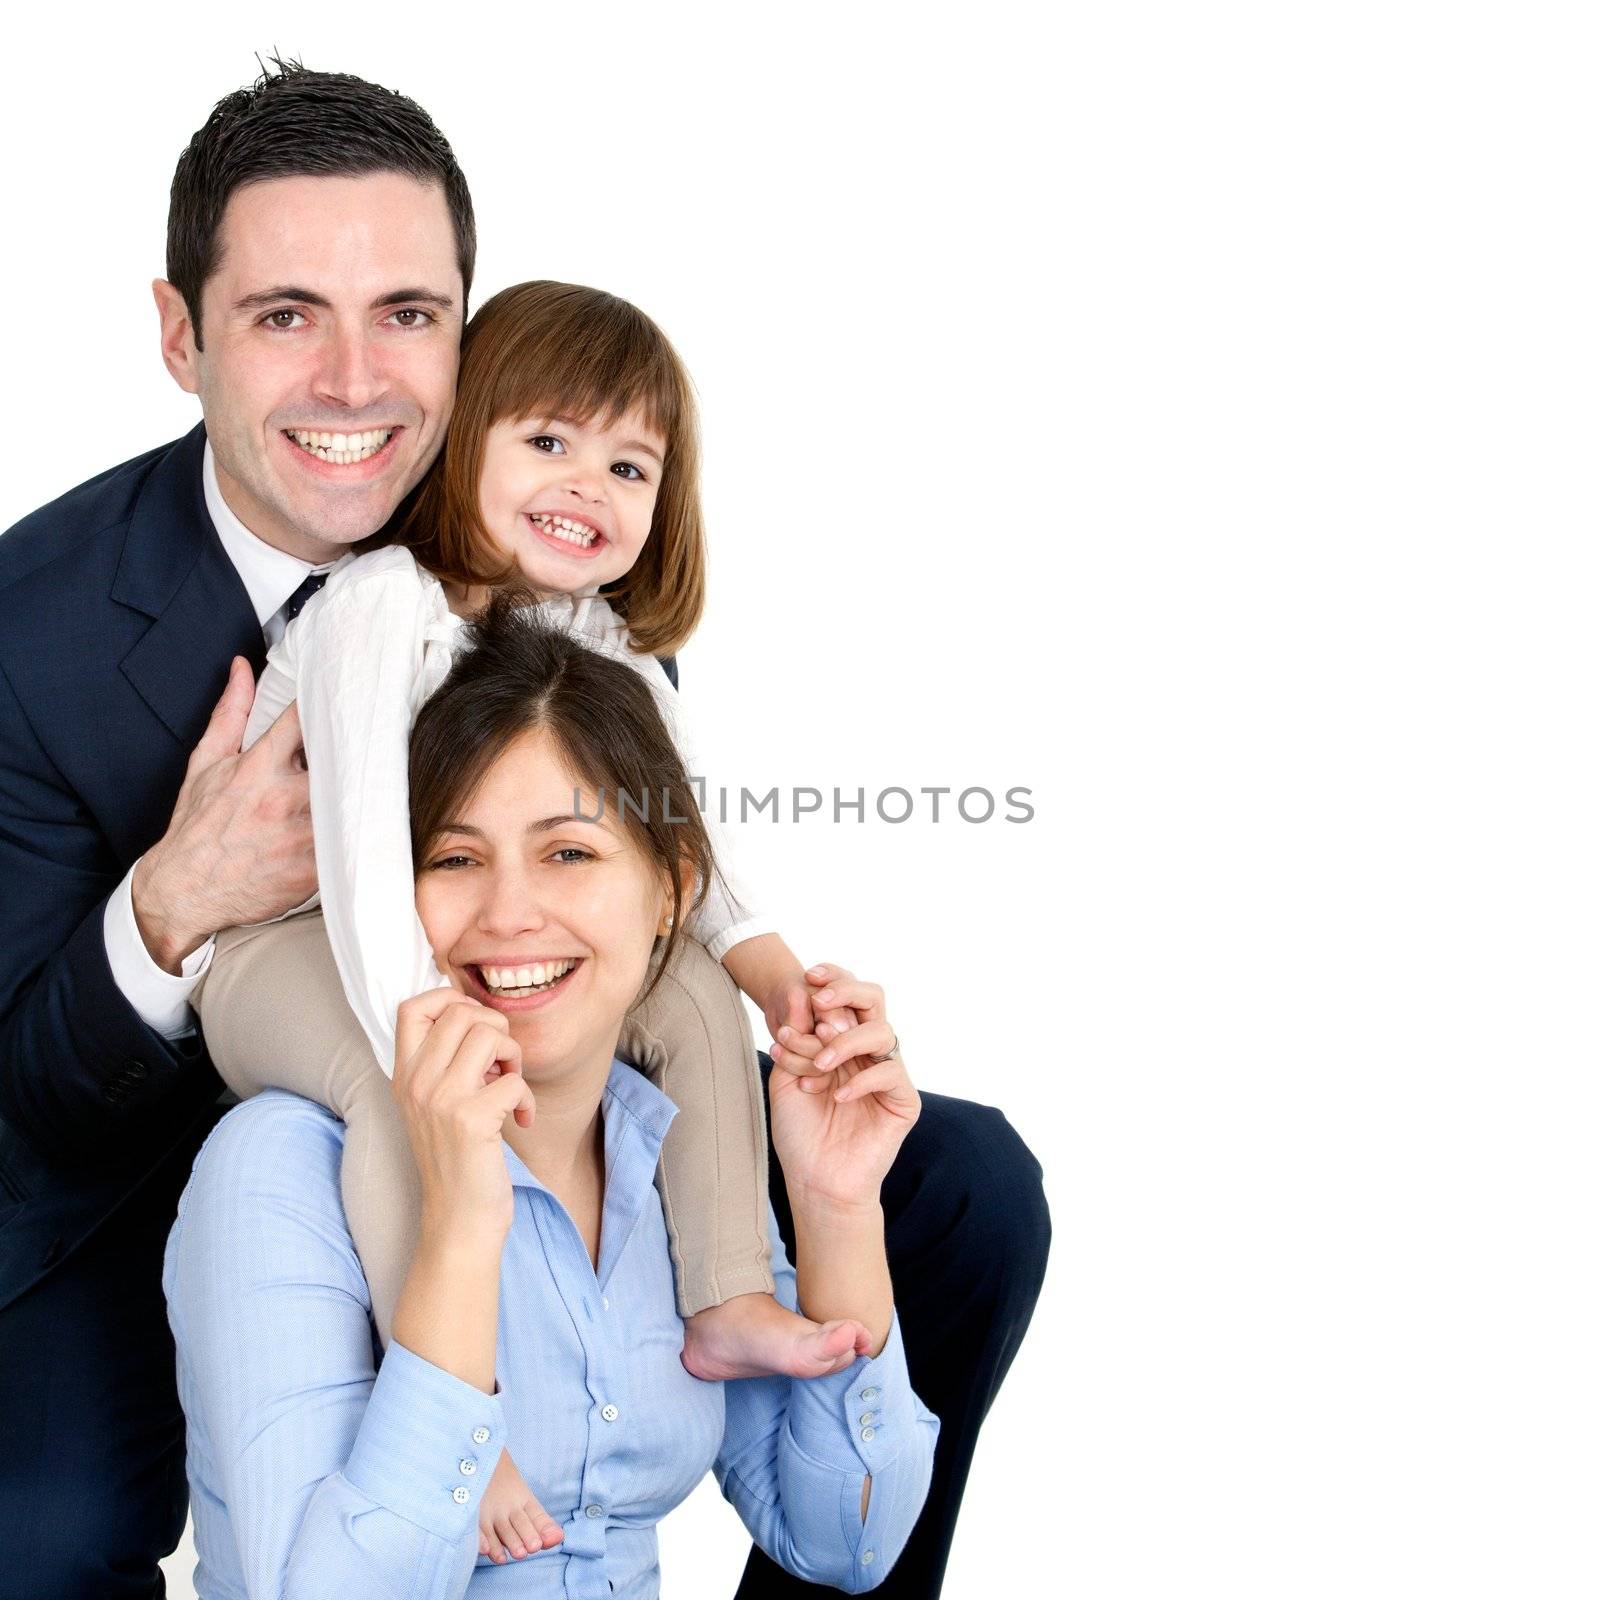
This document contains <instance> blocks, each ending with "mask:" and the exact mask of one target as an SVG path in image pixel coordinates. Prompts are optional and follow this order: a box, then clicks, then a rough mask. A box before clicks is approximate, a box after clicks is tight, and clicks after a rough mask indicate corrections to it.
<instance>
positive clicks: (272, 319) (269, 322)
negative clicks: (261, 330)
mask: <svg viewBox="0 0 1600 1600" xmlns="http://www.w3.org/2000/svg"><path fill="white" fill-rule="evenodd" d="M298 316H300V313H299V312H298V311H290V310H289V309H288V308H287V307H285V308H284V309H283V310H281V311H269V312H268V313H267V314H266V316H264V317H263V318H262V319H261V321H262V325H263V326H264V327H268V328H279V329H287V328H289V327H292V326H293V324H292V323H289V322H284V321H280V320H279V319H280V318H284V317H298ZM302 320H304V319H303V318H302Z"/></svg>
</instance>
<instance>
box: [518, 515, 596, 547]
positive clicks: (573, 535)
mask: <svg viewBox="0 0 1600 1600" xmlns="http://www.w3.org/2000/svg"><path fill="white" fill-rule="evenodd" d="M533 520H534V521H535V522H537V523H538V524H539V525H540V526H541V527H542V528H543V529H544V531H545V532H546V533H548V534H551V535H552V536H553V537H555V538H557V539H564V540H565V541H566V542H567V543H568V544H576V545H583V546H588V545H591V544H593V543H594V542H595V540H596V539H597V538H598V537H599V535H598V534H597V533H596V532H595V531H594V529H593V528H591V527H589V526H588V525H587V524H586V523H582V522H573V521H571V520H570V519H568V518H567V517H557V516H553V515H552V514H551V513H550V512H548V511H540V512H535V513H534V514H533Z"/></svg>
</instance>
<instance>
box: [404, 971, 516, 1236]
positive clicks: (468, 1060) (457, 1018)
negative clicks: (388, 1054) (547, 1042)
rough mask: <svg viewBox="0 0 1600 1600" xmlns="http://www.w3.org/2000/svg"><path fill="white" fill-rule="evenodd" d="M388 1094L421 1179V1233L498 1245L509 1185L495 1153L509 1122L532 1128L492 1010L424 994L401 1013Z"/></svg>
mask: <svg viewBox="0 0 1600 1600" xmlns="http://www.w3.org/2000/svg"><path fill="white" fill-rule="evenodd" d="M394 1094H395V1098H396V1100H397V1101H398V1102H399V1104H400V1114H401V1116H402V1117H403V1118H404V1120H405V1125H406V1132H407V1134H408V1136H409V1137H410V1140H411V1153H412V1156H413V1158H414V1159H415V1161H416V1163H417V1171H418V1173H419V1174H420V1176H421V1179H422V1231H423V1234H424V1236H427V1235H429V1234H431V1233H439V1232H448V1233H453V1234H454V1233H459V1234H464V1235H469V1236H472V1237H475V1238H483V1237H485V1236H486V1235H487V1234H489V1232H490V1230H498V1231H497V1232H494V1233H493V1237H494V1238H495V1240H496V1242H497V1243H504V1239H505V1235H506V1233H507V1231H508V1230H509V1229H510V1227H511V1216H512V1195H511V1178H510V1175H509V1173H507V1171H506V1164H505V1156H504V1154H503V1153H502V1151H501V1134H502V1130H503V1128H504V1125H505V1120H506V1118H507V1117H508V1116H514V1117H515V1118H516V1120H517V1122H518V1124H519V1125H520V1126H521V1127H524V1128H528V1127H532V1125H533V1113H534V1099H533V1093H532V1091H531V1090H530V1089H529V1088H528V1086H527V1084H526V1083H524V1082H523V1080H522V1050H521V1047H520V1046H519V1045H518V1044H517V1042H516V1040H515V1039H513V1038H512V1037H511V1029H510V1024H509V1023H508V1021H507V1019H506V1018H505V1017H504V1016H503V1015H502V1014H501V1013H500V1012H498V1011H494V1010H491V1009H490V1008H489V1007H488V1006H485V1005H480V1004H479V1003H478V1002H477V1001H476V1000H472V999H469V998H468V997H467V996H466V995H463V994H460V993H458V992H457V991H456V990H454V989H430V990H428V992H427V993H426V994H419V995H417V996H415V997H414V998H413V999H410V1000H407V1001H405V1002H403V1003H402V1005H401V1006H400V1010H399V1014H398V1016H397V1019H396V1026H395V1068H394Z"/></svg>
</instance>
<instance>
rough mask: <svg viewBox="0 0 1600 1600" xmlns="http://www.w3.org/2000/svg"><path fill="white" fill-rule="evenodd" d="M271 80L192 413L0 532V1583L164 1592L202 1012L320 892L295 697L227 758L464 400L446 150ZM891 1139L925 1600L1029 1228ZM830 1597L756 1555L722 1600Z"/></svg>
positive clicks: (227, 217)
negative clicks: (174, 1327) (308, 605)
mask: <svg viewBox="0 0 1600 1600" xmlns="http://www.w3.org/2000/svg"><path fill="white" fill-rule="evenodd" d="M278 65H279V67H280V70H279V71H277V72H276V73H272V74H266V75H264V76H263V77H262V79H261V80H260V81H259V82H258V83H257V84H256V85H255V86H254V87H253V88H252V89H250V90H241V91H240V92H239V93H237V94H235V95H231V96H229V97H228V98H227V99H225V100H223V101H222V102H221V103H220V104H219V105H218V106H217V108H216V110H215V111H214V112H213V113H212V116H211V118H210V119H209V120H208V121H207V123H206V125H205V127H204V128H202V129H201V130H200V132H199V133H197V134H196V135H195V137H194V139H193V140H192V141H191V143H190V145H189V147H188V149H187V150H186V151H185V153H184V155H183V157H182V158H181V160H180V162H179V165H178V170H177V173H176V175H175V177H174V181H173V190H172V205H171V212H170V216H169V225H168V261H167V273H168V276H167V278H166V279H165V280H162V281H159V282H158V283H157V284H156V285H155V296H156V303H157V307H158V310H159V313H160V323H161V349H162V355H163V358H164V360H165V361H166V364H167V367H168V370H169V371H170V372H171V373H172V375H173V377H174V379H175V380H176V381H177V382H178V383H179V384H180V385H181V386H182V387H183V388H184V389H185V390H187V391H189V392H191V393H194V394H196V395H198V396H199V398H200V402H201V408H202V412H203V415H204V422H203V424H202V426H200V427H197V428H196V429H195V430H194V431H193V432H192V433H191V434H189V435H188V436H187V437H186V438H184V439H181V440H179V441H177V442H176V443H174V444H172V445H169V446H165V447H163V448H162V449H159V450H155V451H152V452H151V453H150V454H148V455H145V456H143V457H140V458H138V459H136V460H134V461H131V462H127V463H124V464H123V465H122V466H120V467H116V468H113V469H112V470H111V471H110V472H107V473H103V474H102V475H101V476H99V477H97V478H94V479H91V480H89V481H88V482H87V483H85V484H83V485H81V486H80V487H79V488H77V489H75V490H73V491H71V492H70V493H69V494H67V495H65V496H63V497H62V498H61V499H60V500H58V501H56V502H54V503H53V504H51V505H49V506H46V507H44V508H43V509H42V510H40V511H37V512H35V513H34V514H33V515H32V516H30V517H28V518H25V519H24V520H23V521H22V522H21V523H19V524H18V525H17V526H16V527H15V528H13V529H12V530H11V531H10V532H8V533H7V534H6V535H5V536H4V537H3V538H0V1123H3V1126H0V1374H3V1377H0V1386H3V1389H0V1525H3V1526H4V1527H5V1528H6V1530H7V1533H8V1541H7V1556H6V1560H5V1562H4V1563H3V1564H0V1596H13V1595H15V1596H19V1597H20V1596H27V1597H28V1600H39V1597H44V1596H57V1595H59V1596H69V1595H87V1596H94V1597H96V1600H98V1597H102V1596H106V1597H109V1596H120V1595H140V1596H144V1595H152V1594H159V1593H161V1592H162V1585H161V1579H160V1574H159V1571H158V1569H157V1562H158V1561H159V1559H160V1557H161V1556H162V1555H164V1554H166V1553H168V1552H170V1551H171V1550H172V1549H173V1548H174V1546H175V1545H176V1543H177V1540H178V1538H179V1536H180V1534H181V1531H182V1525H183V1519H184V1511H185V1505H186V1488H185V1482H184V1474H183V1448H182V1446H183V1435H182V1427H183V1423H182V1415H181V1412H180V1410H179V1408H178V1403H177V1397H176V1394H175V1392H174V1383H173V1353H172V1345H171V1340H170V1336H169V1334H168V1331H167V1327H166V1320H165V1311H164V1307H163V1305H162V1302H161V1295H160V1288H159V1284H160V1269H161V1252H162V1246H163V1243H164V1240H165V1236H166V1233H167V1231H168V1229H169V1227H170V1225H171V1221H172V1217H173V1215H174V1211H175V1207H176V1201H177V1196H178V1194H179V1192H180V1191H181V1189H182V1187H183V1184H184V1182H185V1180H186V1178H187V1175H188V1171H189V1167H190V1164H191V1162H192V1160H193V1157H194V1154H195V1151H196V1150H197V1149H198V1146H199V1144H200V1142H201V1141H202V1140H203V1138H204V1137H205V1135H206V1133H207V1132H208V1131H209V1130H210V1128H211V1127H212V1126H213V1125H214V1123H215V1121H216V1119H217V1117H218V1115H219V1114H220V1112H219V1108H218V1107H217V1105H216V1100H217V1095H218V1092H219V1087H220V1086H219V1084H218V1081H217V1078H216V1076H215V1073H214V1072H213V1071H212V1069H211V1066H210V1064H209V1062H208V1060H207V1057H206V1053H205V1047H204V1042H203V1039H202V1038H201V1037H200V1036H199V1034H198V1032H197V1031H196V1028H195V1022H194V1017H193V1013H192V1012H191V1011H190V1009H189V1006H188V995H189V993H190V991H191V990H192V988H193V986H194V984H195V982H196V981H197V980H198V978H199V976H200V975H201V974H202V973H203V972H204V970H205V967H206V965H207V963H208V961H209V958H210V949H211V940H212V937H213V936H214V935H215V933H216V932H217V931H218V930H219V929H221V928H224V927H229V926H232V925H234V924H238V923H248V922H256V921H260V920H263V919H265V918H267V917H271V916H275V915H277V914H279V913H281V912H283V911H285V910H287V909H289V908H290V907H292V906H294V905H297V904H298V903H300V901H302V900H303V899H304V898H305V896H306V895H307V893H308V892H309V891H310V889H311V888H312V887H313V886H314V883H315V864H314V859H313V855H312V848H311V832H310V819H309V804H308V795H307V787H306V778H305V774H304V772H303V770H301V766H300V762H299V760H298V749H299V738H298V730H297V726H296V723H295V717H294V711H293V708H291V709H290V710H289V711H287V712H286V713H285V714H284V716H283V717H282V718H281V719H280V720H279V722H278V724H277V725H276V726H275V727H274V728H273V729H272V731H271V732H270V733H269V734H268V735H267V736H266V737H265V738H263V739H262V740H261V741H260V743H258V744H257V745H256V746H255V747H253V748H252V749H251V750H250V751H249V752H248V753H246V754H244V755H240V754H239V743H240V737H241V735H242V732H243V729H244V725H245V720H246V717H247V715H248V712H249V708H250V704H251V699H252V693H253V682H252V674H253V673H255V672H259V670H260V668H261V665H262V662H263V660H264V658H265V653H266V650H267V649H268V648H269V647H270V645H271V644H272V643H273V642H274V641H275V640H276V639H277V638H279V637H281V635H282V632H283V629H284V628H285V627H286V626H287V623H288V621H289V620H290V618H291V617H292V616H293V615H294V613H295V612H296V611H297V610H298V608H299V606H300V605H301V604H303V603H304V600H305V598H306V597H307V595H308V594H309V592H310V591H311V590H312V588H314V586H315V584H316V582H317V581H318V578H319V576H320V575H322V574H323V573H325V572H326V570H327V569H328V568H329V567H330V566H331V565H332V563H333V562H334V561H335V560H336V559H338V557H339V556H340V555H341V554H343V553H344V552H346V551H347V550H348V549H349V548H350V547H351V546H352V545H353V544H355V543H356V542H358V541H360V540H362V539H365V538H367V537H368V536H370V535H372V534H374V533H375V532H377V531H379V530H381V529H382V528H383V527H384V525H385V524H386V523H387V522H388V521H389V519H390V517H391V515H392V514H393V512H394V511H395V508H396V507H397V506H398V505H399V503H400V502H401V500H402V498H403V497H404V496H405V494H406V493H407V491H408V490H409V489H410V488H411V487H412V486H413V485H414V484H415V483H416V482H417V481H418V480H419V479H420V477H421V476H422V474H423V472H424V471H425V470H426V468H427V466H428V464H429V462H430V461H431V460H432V459H433V457H434V455H435V453H436V452H437V450H438V447H439V444H440V442H441V440H442V437H443V432H444V428H445V425H446V423H447V421H448V419H449V413H450V408H451V404H452V400H453V390H454V382H455V375H456V365H457V358H458V347H459V341H460V336H461V330H462V326H463V321H464V318H465V315H466V305H467V294H468V291H469V290H470V287H471V282H472V270H473V257H474V250H475V234H474V224H473V214H472V205H471V200H470V197H469V195H468V191H467V186H466V183H465V180H464V179H463V178H462V175H461V172H460V169H459V168H458V167H457V165H456V162H455V159H454V157H453V155H452V154H451V152H450V148H449V146H448V144H446V142H445V141H444V139H443V138H442V136H441V135H440V134H439V132H438V130H437V129H436V128H434V126H433V124H432V122H431V121H430V120H429V119H428V117H427V116H426V114H425V113H424V112H423V111H422V110H421V109H420V108H419V107H417V106H416V105H414V104H413V103H412V102H410V101H409V100H406V99H404V98H403V97H401V96H398V95H394V94H391V93H389V92H388V91H385V90H383V89H380V88H377V87H375V86H373V85H371V84H367V83H364V82H363V81H362V80H360V79H357V78H352V77H347V76H343V75H335V74H326V73H315V72H307V71H304V70H303V69H300V68H299V67H297V66H294V65H290V66H282V64H278ZM314 433H328V434H342V435H344V436H345V438H344V441H343V443H342V445H341V446H339V447H338V448H337V450H336V453H335V455H334V459H332V460H329V459H326V457H327V456H328V454H329V452H328V451H327V450H323V451H321V452H319V453H318V454H316V455H314V454H312V453H311V451H310V450H308V449H307V448H306V447H305V445H304V444H303V443H302V442H300V440H299V439H297V438H296V437H295V436H296V435H297V434H298V435H302V436H304V435H306V434H314ZM341 458H342V459H341ZM219 697H220V698H219ZM914 1138H915V1146H913V1144H912V1143H911V1142H908V1144H907V1146H906V1148H905V1150H904V1151H903V1152H902V1157H901V1160H900V1162H899V1163H898V1164H897V1166H896V1168H895V1172H894V1174H893V1176H892V1178H891V1182H890V1184H889V1186H887V1187H886V1189H885V1208H886V1213H887V1216H888V1226H889V1243H890V1260H891V1265H892V1266H893V1267H894V1269H895V1271H896V1277H897V1285H898V1290H899V1302H900V1310H901V1320H902V1325H903V1326H904V1328H905V1336H906V1342H907V1349H908V1355H909V1357H910V1359H911V1364H912V1375H913V1379H914V1381H915V1382H916V1384H917V1387H918V1390H919V1392H920V1393H922V1395H923V1396H924V1398H925V1399H926V1400H927V1403H928V1404H929V1405H930V1407H932V1408H933V1409H934V1410H935V1411H938V1412H939V1413H940V1414H941V1416H942V1417H943V1426H944V1432H943V1437H942V1439H941V1445H940V1460H939V1464H938V1468H937V1470H936V1476H935V1482H934V1488H933V1491H932V1494H931V1496H930V1502H929V1505H928V1508H927V1510H926V1511H925V1513H924V1516H923V1519H922V1522H921V1524H920V1526H919V1529H918V1532H917V1535H916V1536H915V1537H914V1539H913V1543H912V1547H911V1548H910V1549H908V1550H907V1552H906V1554H905V1555H904V1556H903V1557H902V1560H901V1563H900V1565H899V1566H898V1567H897V1568H896V1570H895V1572H894V1574H893V1575H892V1576H891V1579H890V1580H889V1583H888V1584H887V1585H886V1586H885V1588H884V1591H883V1592H884V1593H886V1594H891V1595H894V1594H902V1595H907V1596H909V1595H933V1594H936V1593H937V1591H938V1586H939V1581H940V1577H941V1575H942V1571H943V1566H944V1560H945V1555H946V1552H947V1549H948V1543H949V1538H950V1535H951V1532H952V1530H953V1526H954V1518H955V1512H956V1509H957V1507H958V1505H959V1500H960V1495H961V1489H962V1485H963V1484H964V1481H965V1475H966V1471H967V1466H968V1464H969V1462H970V1459H971V1452H972V1446H973V1443H974V1441H975V1439H976V1435H977V1430H978V1426H979V1424H980V1423H981V1421H982V1417H983V1414H984V1412H985V1410H986V1409H987V1406H988V1403H989V1401H990V1399H991V1398H992V1396H993V1394H994V1392H995V1389H996V1388H997V1387H998V1385H999V1382H1000V1380H1001V1378H1002V1377H1003V1375H1004V1372H1005V1369H1006V1367H1007V1366H1008V1365H1009V1362H1010V1359H1011V1356H1012V1355H1013V1354H1014V1352H1015V1349H1016V1346H1017V1343H1018V1342H1019V1341H1020V1339H1021V1336H1022V1332H1023V1329H1024V1328H1025V1327H1026V1323H1027V1318H1028V1316H1029V1314H1030V1313H1031V1310H1032V1305H1033V1301H1034V1299H1035V1298H1036V1296H1037V1293H1038V1286H1039V1280H1040V1277H1041V1276H1042V1271H1043V1262H1044V1253H1045V1250H1046V1248H1047V1245H1048V1238H1049V1225H1048V1218H1047V1215H1046V1213H1045V1210H1044V1203H1043V1197H1042V1192H1041V1191H1040V1188H1039V1182H1038V1168H1037V1164H1036V1163H1034V1162H1033V1159H1032V1157H1031V1156H1030V1155H1029V1154H1028V1152H1027V1150H1026V1149H1025V1147H1023V1146H1022V1144H1021V1142H1020V1141H1019V1140H1017V1138H1016V1136H1015V1134H1013V1133H1012V1132H1011V1130H1010V1129H1009V1127H1007V1126H1006V1124H1005V1122H1004V1119H1003V1118H1001V1117H1000V1116H999V1114H998V1113H997V1112H992V1111H989V1110H988V1109H987V1108H982V1107H975V1106H969V1105H964V1104H962V1103H960V1102H955V1101H949V1100H943V1099H942V1098H941V1097H939V1096H929V1097H927V1104H926V1107H925V1110H924V1115H923V1119H922V1121H921V1122H920V1123H919V1125H918V1128H917V1130H916V1132H915V1135H914ZM774 1171H775V1172H776V1171H777V1167H776V1163H774ZM774 1199H775V1201H776V1202H777V1203H778V1205H779V1209H780V1214H782V1213H783V1211H784V1209H785V1208H784V1206H783V1196H782V1194H781V1189H780V1190H779V1191H778V1192H776V1193H775V1195H774ZM529 1476H530V1479H532V1480H533V1481H534V1486H535V1488H537V1470H536V1467H532V1466H531V1464H530V1471H529ZM816 1592H817V1591H814V1590H812V1589H810V1588H809V1587H808V1586H806V1585H803V1584H796V1583H794V1582H793V1580H790V1579H788V1578H786V1577H784V1576H783V1575H782V1574H780V1573H778V1572H777V1569H776V1568H774V1567H772V1566H771V1565H770V1564H769V1563H767V1562H766V1561H765V1558H764V1557H762V1556H760V1555H759V1553H756V1554H753V1555H752V1557H751V1567H750V1570H749V1572H748V1573H747V1576H746V1579H745V1583H744V1586H743V1588H742V1589H741V1593H742V1594H745V1595H747V1596H752V1597H753V1596H755V1595H767V1594H778V1593H795V1594H814V1593H816Z"/></svg>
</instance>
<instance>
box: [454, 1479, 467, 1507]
mask: <svg viewBox="0 0 1600 1600" xmlns="http://www.w3.org/2000/svg"><path fill="white" fill-rule="evenodd" d="M450 1498H451V1499H452V1500H454V1501H455V1503H456V1504H457V1505H458V1506H464V1505H465V1504H466V1503H467V1501H469V1500H470V1499H471V1498H472V1496H471V1495H470V1494H468V1493H467V1486H466V1484H464V1483H458V1484H457V1485H456V1486H455V1488H453V1489H452V1490H451V1491H450Z"/></svg>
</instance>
